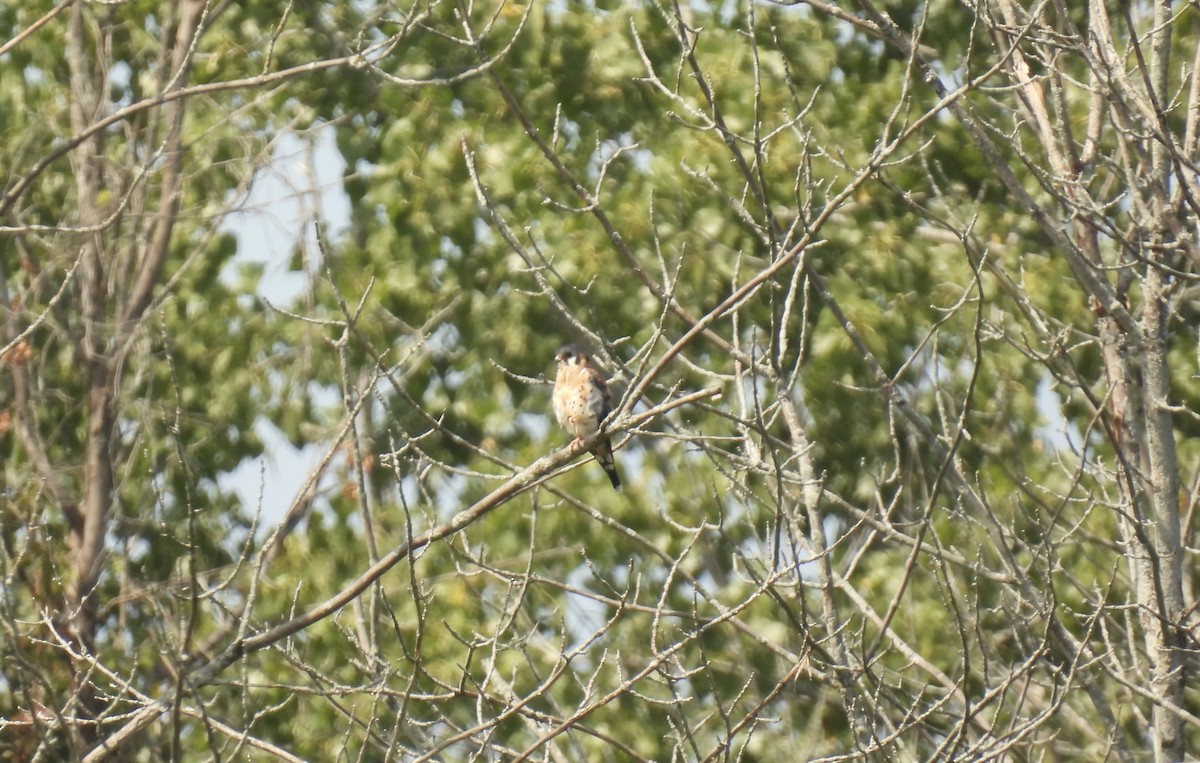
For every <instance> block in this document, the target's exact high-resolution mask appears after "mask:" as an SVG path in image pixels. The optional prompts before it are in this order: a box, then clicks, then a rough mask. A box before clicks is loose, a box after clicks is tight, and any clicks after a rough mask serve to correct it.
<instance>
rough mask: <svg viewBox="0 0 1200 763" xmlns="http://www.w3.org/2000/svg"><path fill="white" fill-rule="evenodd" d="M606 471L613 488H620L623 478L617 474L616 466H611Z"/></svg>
mask: <svg viewBox="0 0 1200 763" xmlns="http://www.w3.org/2000/svg"><path fill="white" fill-rule="evenodd" d="M604 471H605V472H606V473H607V474H608V481H609V482H611V483H612V486H613V490H620V489H621V478H620V477H619V476H618V475H617V469H616V467H609V468H607V469H605V470H604Z"/></svg>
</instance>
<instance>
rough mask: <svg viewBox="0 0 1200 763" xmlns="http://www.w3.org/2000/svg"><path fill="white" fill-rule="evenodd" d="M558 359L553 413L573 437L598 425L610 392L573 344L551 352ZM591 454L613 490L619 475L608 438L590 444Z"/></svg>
mask: <svg viewBox="0 0 1200 763" xmlns="http://www.w3.org/2000/svg"><path fill="white" fill-rule="evenodd" d="M554 359H555V360H557V361H558V377H557V378H555V380H554V396H553V399H554V417H555V418H557V419H558V423H559V424H562V425H563V428H564V429H566V430H567V431H568V432H570V433H571V434H572V435H573V436H574V437H575V440H576V441H579V440H582V439H583V438H585V437H587V436H588V435H590V434H592V433H594V432H596V431H597V430H598V429H600V422H601V421H604V417H605V416H607V415H608V412H609V411H610V410H612V395H611V394H610V393H609V391H608V385H607V384H605V383H604V376H603V375H602V374H601V373H600V372H599V371H597V370H596V368H595V366H593V365H592V358H591V356H589V355H588V354H587V353H586V352H584V351H583V350H581V349H579V348H578V347H576V346H574V345H567V346H566V347H564V348H562V349H561V350H559V351H558V354H557V355H555V356H554ZM592 455H594V456H595V457H596V461H598V462H599V463H600V466H602V467H604V471H605V472H607V473H608V479H609V481H610V482H612V486H613V487H614V488H616V489H617V490H620V489H621V478H620V477H618V476H617V466H616V463H615V462H614V461H613V450H612V442H611V441H610V440H609V439H608V437H602V438H600V440H598V441H597V442H596V445H595V447H593V448H592Z"/></svg>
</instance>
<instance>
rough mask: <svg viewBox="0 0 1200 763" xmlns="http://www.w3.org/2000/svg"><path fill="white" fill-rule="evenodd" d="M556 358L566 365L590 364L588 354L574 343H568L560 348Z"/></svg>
mask: <svg viewBox="0 0 1200 763" xmlns="http://www.w3.org/2000/svg"><path fill="white" fill-rule="evenodd" d="M554 359H555V360H557V361H558V362H559V363H560V364H561V365H564V366H586V365H587V364H588V354H587V353H586V352H584V351H583V350H582V349H580V348H579V347H576V346H575V345H573V344H568V345H567V346H566V347H563V348H562V349H561V350H559V351H558V354H557V355H555V356H554Z"/></svg>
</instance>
